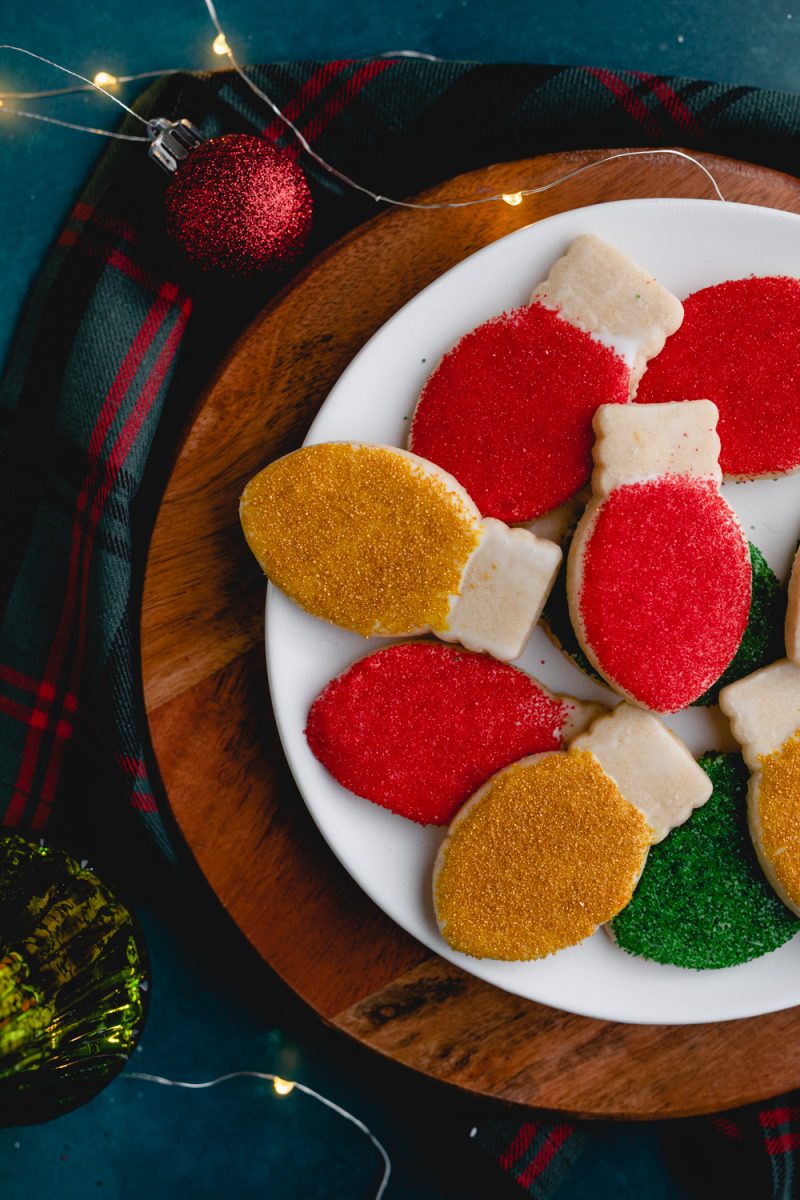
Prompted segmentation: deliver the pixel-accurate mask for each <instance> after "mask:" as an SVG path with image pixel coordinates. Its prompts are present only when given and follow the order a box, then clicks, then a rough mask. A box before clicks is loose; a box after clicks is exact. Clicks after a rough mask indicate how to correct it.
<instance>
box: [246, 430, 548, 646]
mask: <svg viewBox="0 0 800 1200" xmlns="http://www.w3.org/2000/svg"><path fill="white" fill-rule="evenodd" d="M240 516H241V522H242V528H243V530H244V534H245V537H246V539H247V542H248V544H249V546H250V549H251V550H252V551H253V553H254V555H255V556H256V558H257V560H258V562H259V564H260V566H261V568H262V570H263V571H264V572H265V574H266V575H267V576H268V577H269V578H270V579H271V580H272V582H273V583H274V584H275V585H276V586H277V587H279V588H280V589H281V590H282V591H284V592H285V593H286V594H287V595H288V596H290V597H291V599H292V600H294V601H295V602H296V603H297V604H299V605H300V606H301V607H302V608H304V609H306V610H307V611H308V612H310V613H311V614H312V615H314V616H317V617H321V618H323V619H324V620H326V621H331V622H332V623H333V624H335V625H341V626H342V627H343V628H345V629H352V630H354V631H355V632H356V633H360V634H362V635H363V636H364V637H371V636H374V635H385V636H408V635H409V634H417V633H424V632H427V631H428V630H432V631H433V632H434V633H436V634H437V636H439V637H441V638H443V639H444V640H445V641H454V642H455V641H457V642H461V643H462V645H464V646H466V647H467V648H468V649H470V650H486V651H488V652H489V653H491V654H493V655H495V657H497V658H501V659H511V658H516V657H517V656H518V655H519V654H520V653H521V652H522V649H523V647H524V645H525V642H526V641H527V638H528V636H529V634H530V632H531V629H532V628H533V626H534V625H535V623H536V622H537V621H538V619H539V615H540V613H541V610H542V607H543V605H544V602H545V600H546V598H547V595H548V593H549V591H550V588H551V587H552V584H553V580H554V578H555V575H556V572H557V570H558V566H559V563H560V560H561V551H560V550H559V548H558V547H557V546H556V545H555V544H554V543H552V542H549V541H547V540H545V539H544V538H537V537H535V536H534V535H533V534H532V533H529V532H528V531H527V530H524V529H509V528H508V526H506V525H504V524H503V523H502V522H500V521H496V520H492V519H489V518H487V519H486V520H481V517H480V513H479V512H478V510H477V508H476V507H475V505H474V504H473V503H472V501H471V499H470V498H469V496H468V495H467V493H466V492H465V491H464V489H463V488H462V487H461V486H460V485H459V484H458V483H457V482H456V481H455V479H453V478H452V476H450V475H448V474H447V473H446V472H445V471H442V470H441V469H440V468H439V467H436V466H434V465H433V464H432V463H429V462H427V461H426V460H425V459H421V458H417V457H416V455H413V454H410V453H408V452H407V451H405V450H398V449H396V448H394V447H391V446H374V445H367V444H362V443H356V442H326V443H322V444H320V445H315V446H306V447H304V448H303V449H301V450H297V451H295V452H294V453H293V454H287V455H286V456H285V457H284V458H280V459H278V460H277V461H276V462H273V463H271V464H270V465H269V466H268V467H265V468H264V470H263V471H261V472H260V473H259V474H258V475H256V476H255V477H254V478H253V479H251V480H250V482H249V483H248V484H247V486H246V488H245V490H244V494H243V496H242V499H241V505H240Z"/></svg>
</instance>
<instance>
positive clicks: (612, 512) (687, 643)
mask: <svg viewBox="0 0 800 1200" xmlns="http://www.w3.org/2000/svg"><path fill="white" fill-rule="evenodd" d="M741 540H742V534H741V528H740V526H739V524H738V522H737V521H736V520H735V519H732V514H731V511H730V509H729V507H728V505H727V504H726V503H725V501H724V500H723V499H722V497H721V496H720V494H719V492H718V491H717V488H716V487H715V485H714V484H713V483H707V482H706V481H704V480H691V479H685V478H680V477H678V476H667V477H666V478H664V479H654V480H652V481H650V482H647V483H634V484H629V485H628V486H627V487H622V488H619V489H617V491H615V492H613V493H612V495H611V496H610V497H609V498H608V500H606V502H605V504H604V505H603V507H602V509H601V510H600V512H599V513H598V516H597V520H596V522H595V526H594V530H593V533H592V536H591V539H590V541H589V543H588V546H587V548H586V553H585V561H584V568H583V578H584V587H583V589H582V592H581V601H580V609H581V617H582V620H583V626H584V629H585V631H586V637H587V639H588V640H589V642H590V643H591V645H592V647H593V649H594V651H595V654H596V655H597V657H598V659H599V660H600V661H601V662H602V663H603V670H604V672H605V673H606V674H607V675H609V676H610V677H611V678H613V680H614V681H615V682H616V683H617V684H619V685H620V687H621V688H622V689H623V690H624V691H625V692H628V693H630V694H631V695H634V696H636V698H637V699H638V700H639V701H641V703H643V704H645V705H646V706H647V707H648V708H652V709H655V710H656V711H658V712H677V711H678V710H679V709H681V708H685V707H686V705H687V704H691V702H692V701H693V700H694V699H696V698H697V696H699V695H702V693H703V692H704V691H705V690H706V688H708V687H710V686H711V684H712V683H714V681H715V680H717V679H719V677H720V675H721V674H722V672H723V671H724V670H725V668H726V667H727V665H728V663H729V662H730V661H731V659H732V658H733V656H734V654H735V653H736V651H737V649H738V647H739V642H740V641H741V640H742V634H743V633H744V630H745V627H746V625H747V614H748V611H749V608H750V572H749V570H748V569H747V566H746V563H745V560H744V558H743V556H742V552H741Z"/></svg>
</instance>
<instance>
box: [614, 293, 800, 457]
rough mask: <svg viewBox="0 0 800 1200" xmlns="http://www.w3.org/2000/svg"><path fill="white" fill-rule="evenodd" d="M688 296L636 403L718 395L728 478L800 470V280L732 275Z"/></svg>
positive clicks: (715, 400)
mask: <svg viewBox="0 0 800 1200" xmlns="http://www.w3.org/2000/svg"><path fill="white" fill-rule="evenodd" d="M683 303H684V314H685V315H684V321H683V324H682V325H681V327H680V329H679V330H678V331H677V332H676V333H674V334H673V335H672V336H671V337H670V338H669V340H668V341H667V344H666V345H665V347H664V349H663V350H662V351H661V353H660V354H659V355H658V357H657V358H654V359H653V361H652V362H651V363H650V364H649V366H648V369H647V373H646V375H645V376H644V378H643V379H642V382H641V386H640V387H639V390H638V392H637V394H636V400H637V402H641V403H647V404H652V403H663V402H664V401H665V400H683V399H685V398H687V397H688V398H690V399H694V398H696V397H700V396H703V397H705V398H706V399H708V400H713V401H714V403H715V404H716V406H717V408H718V409H719V436H720V441H721V443H722V451H721V453H720V465H721V466H722V470H723V472H724V474H725V475H726V476H727V477H731V478H734V479H755V478H758V477H760V476H767V477H770V476H775V475H783V474H786V473H787V472H790V471H796V470H798V468H800V280H798V279H792V278H789V277H788V276H775V275H772V276H763V277H760V278H759V277H755V278H753V277H750V278H748V279H732V280H729V281H728V282H726V283H718V284H714V285H713V286H712V287H707V288H703V289H702V290H701V291H699V292H694V293H693V294H692V295H691V296H689V297H688V299H686V300H684V302H683Z"/></svg>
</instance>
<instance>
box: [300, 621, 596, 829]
mask: <svg viewBox="0 0 800 1200" xmlns="http://www.w3.org/2000/svg"><path fill="white" fill-rule="evenodd" d="M602 711H603V709H602V708H601V706H600V705H599V704H582V703H581V702H580V701H579V700H573V699H572V697H570V696H554V695H552V693H551V692H548V691H547V689H546V688H544V687H543V686H542V685H541V684H540V683H539V682H538V681H537V680H536V679H533V678H531V676H530V675H526V674H525V672H524V671H520V670H518V669H517V668H516V667H512V666H509V665H508V664H507V663H502V662H498V661H497V660H496V659H494V658H490V657H488V655H485V654H472V653H470V652H469V651H466V650H459V649H458V648H457V647H455V646H443V645H441V644H439V643H435V642H402V643H400V644H399V645H394V646H386V647H384V649H382V650H376V651H375V653H374V654H369V655H367V657H366V658H362V659H360V660H359V661H358V662H355V663H353V664H352V666H350V667H348V668H347V670H346V671H345V672H344V673H343V674H342V675H340V676H339V677H338V678H337V679H334V680H332V681H331V682H330V683H329V684H328V685H327V686H326V687H325V688H324V689H323V691H322V692H321V693H320V695H319V696H318V697H317V699H316V700H315V701H314V703H313V704H312V706H311V710H310V712H309V714H308V725H307V727H306V737H307V739H308V744H309V746H310V747H311V749H312V750H313V752H314V754H315V755H316V756H317V758H318V759H319V760H320V762H321V763H323V764H324V766H325V767H327V769H328V770H329V771H330V773H331V774H332V775H333V776H334V778H335V779H337V780H338V781H339V783H341V784H342V786H343V787H346V788H348V789H349V790H350V791H351V792H355V794H356V795H358V796H363V797H365V798H366V799H367V800H372V801H373V802H374V803H375V804H380V805H382V806H383V807H384V808H388V809H390V810H391V811H392V812H394V813H398V814H399V815H400V816H403V817H408V818H410V819H411V820H412V821H418V822H420V823H421V824H423V825H447V824H448V823H449V822H450V821H451V820H452V818H453V817H454V816H455V814H456V812H457V811H458V809H459V808H460V807H461V805H462V804H463V803H464V802H465V801H466V800H467V799H468V798H469V796H471V795H472V793H473V792H474V791H475V790H476V788H478V787H479V786H480V785H481V784H482V783H483V782H484V781H485V780H487V779H488V778H489V776H490V775H493V774H494V773H495V771H499V770H500V768H501V767H505V766H508V764H509V763H512V762H515V761H516V760H517V759H519V758H523V757H525V756H527V755H530V754H537V753H540V752H541V751H544V750H561V749H563V747H564V745H565V744H566V743H567V742H568V741H569V740H570V739H571V738H572V737H574V735H575V734H577V733H579V732H580V731H581V730H582V729H585V728H586V726H587V725H589V724H590V722H591V721H593V720H594V719H595V717H597V716H599V714H600V713H601V712H602Z"/></svg>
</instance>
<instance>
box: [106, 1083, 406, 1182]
mask: <svg viewBox="0 0 800 1200" xmlns="http://www.w3.org/2000/svg"><path fill="white" fill-rule="evenodd" d="M120 1078H121V1079H138V1080H141V1081H143V1082H144V1083H158V1084H161V1085H162V1086H163V1087H178V1088H189V1089H191V1090H192V1091H201V1090H202V1089H203V1088H212V1087H216V1086H217V1084H219V1083H227V1082H228V1081H229V1080H230V1079H263V1080H267V1081H268V1082H270V1083H273V1084H274V1083H275V1082H278V1083H283V1082H286V1083H291V1084H292V1090H293V1091H294V1090H295V1089H296V1090H297V1091H298V1092H302V1093H303V1094H304V1095H305V1096H310V1097H311V1098H312V1100H317V1101H319V1103H320V1104H324V1105H325V1107H326V1108H330V1109H331V1110H332V1111H333V1112H335V1113H337V1114H338V1115H339V1116H340V1117H344V1119H345V1120H346V1121H349V1122H350V1123H351V1124H352V1125H355V1127H356V1129H359V1130H360V1131H361V1133H363V1134H364V1135H365V1137H368V1138H369V1140H370V1141H371V1142H372V1144H373V1146H374V1147H375V1149H376V1150H377V1151H378V1153H379V1154H380V1156H381V1159H382V1160H383V1178H382V1179H381V1182H380V1184H379V1186H378V1190H377V1192H376V1193H375V1200H381V1197H382V1196H383V1194H384V1192H385V1191H386V1188H387V1187H388V1184H389V1179H390V1177H391V1174H392V1162H391V1159H390V1158H389V1155H388V1154H387V1152H386V1150H385V1148H384V1146H383V1144H382V1143H381V1142H379V1141H378V1139H377V1138H376V1137H375V1134H374V1133H373V1132H372V1130H371V1129H369V1128H368V1127H367V1126H366V1125H365V1124H364V1122H363V1121H360V1120H359V1119H358V1117H354V1116H353V1114H352V1113H351V1112H348V1111H347V1109H346V1108H342V1107H341V1106H340V1105H338V1104H334V1102H333V1100H329V1099H328V1098H327V1096H322V1095H320V1093H319V1092H315V1091H314V1089H313V1088H310V1087H307V1086H306V1084H304V1083H297V1082H296V1081H295V1080H288V1079H287V1080H283V1079H282V1078H281V1076H279V1075H272V1074H270V1073H269V1072H268V1071H229V1072H228V1074H227V1075H220V1076H218V1077H217V1078H216V1079H206V1080H204V1081H203V1082H202V1083H187V1082H185V1081H184V1080H181V1079H166V1078H165V1077H164V1076H163V1075H149V1074H147V1073H146V1072H144V1071H126V1072H125V1074H124V1075H121V1076H120Z"/></svg>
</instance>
